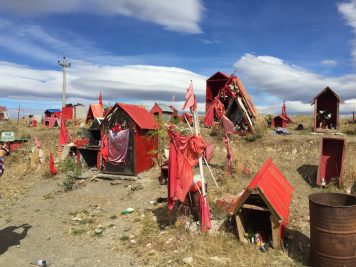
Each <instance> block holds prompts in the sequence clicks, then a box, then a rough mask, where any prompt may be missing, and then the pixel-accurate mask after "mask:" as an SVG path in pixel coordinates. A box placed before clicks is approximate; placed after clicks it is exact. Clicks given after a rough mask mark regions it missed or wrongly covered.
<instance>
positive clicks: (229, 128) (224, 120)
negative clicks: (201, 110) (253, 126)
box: [221, 115, 235, 135]
mask: <svg viewBox="0 0 356 267" xmlns="http://www.w3.org/2000/svg"><path fill="white" fill-rule="evenodd" d="M221 124H222V126H223V128H224V134H225V135H227V134H229V133H233V132H234V128H235V126H234V124H233V122H232V121H231V120H230V119H229V118H228V117H226V116H225V115H223V116H222V117H221Z"/></svg>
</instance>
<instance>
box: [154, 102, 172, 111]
mask: <svg viewBox="0 0 356 267" xmlns="http://www.w3.org/2000/svg"><path fill="white" fill-rule="evenodd" d="M156 104H157V106H158V107H159V108H160V109H161V110H162V111H163V112H173V109H172V108H171V107H170V106H168V105H165V104H162V103H156Z"/></svg>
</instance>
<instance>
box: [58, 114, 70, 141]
mask: <svg viewBox="0 0 356 267" xmlns="http://www.w3.org/2000/svg"><path fill="white" fill-rule="evenodd" d="M69 140H70V136H69V132H68V129H67V127H66V123H65V120H64V119H63V118H61V129H60V131H59V144H60V145H65V144H68V143H69Z"/></svg>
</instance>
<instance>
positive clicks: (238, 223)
mask: <svg viewBox="0 0 356 267" xmlns="http://www.w3.org/2000/svg"><path fill="white" fill-rule="evenodd" d="M241 218H242V214H241V210H240V211H239V212H238V213H236V216H235V220H236V231H237V236H238V238H239V240H240V242H242V243H245V244H247V243H248V241H247V240H246V238H245V229H244V226H243V224H242V219H241Z"/></svg>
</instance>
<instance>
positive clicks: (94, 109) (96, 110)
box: [89, 104, 104, 119]
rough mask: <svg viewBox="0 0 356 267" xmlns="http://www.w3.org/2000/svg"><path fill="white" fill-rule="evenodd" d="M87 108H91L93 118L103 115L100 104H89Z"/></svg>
mask: <svg viewBox="0 0 356 267" xmlns="http://www.w3.org/2000/svg"><path fill="white" fill-rule="evenodd" d="M89 109H91V111H92V113H93V116H94V119H96V118H103V117H104V108H103V106H102V105H100V104H90V107H89Z"/></svg>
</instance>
